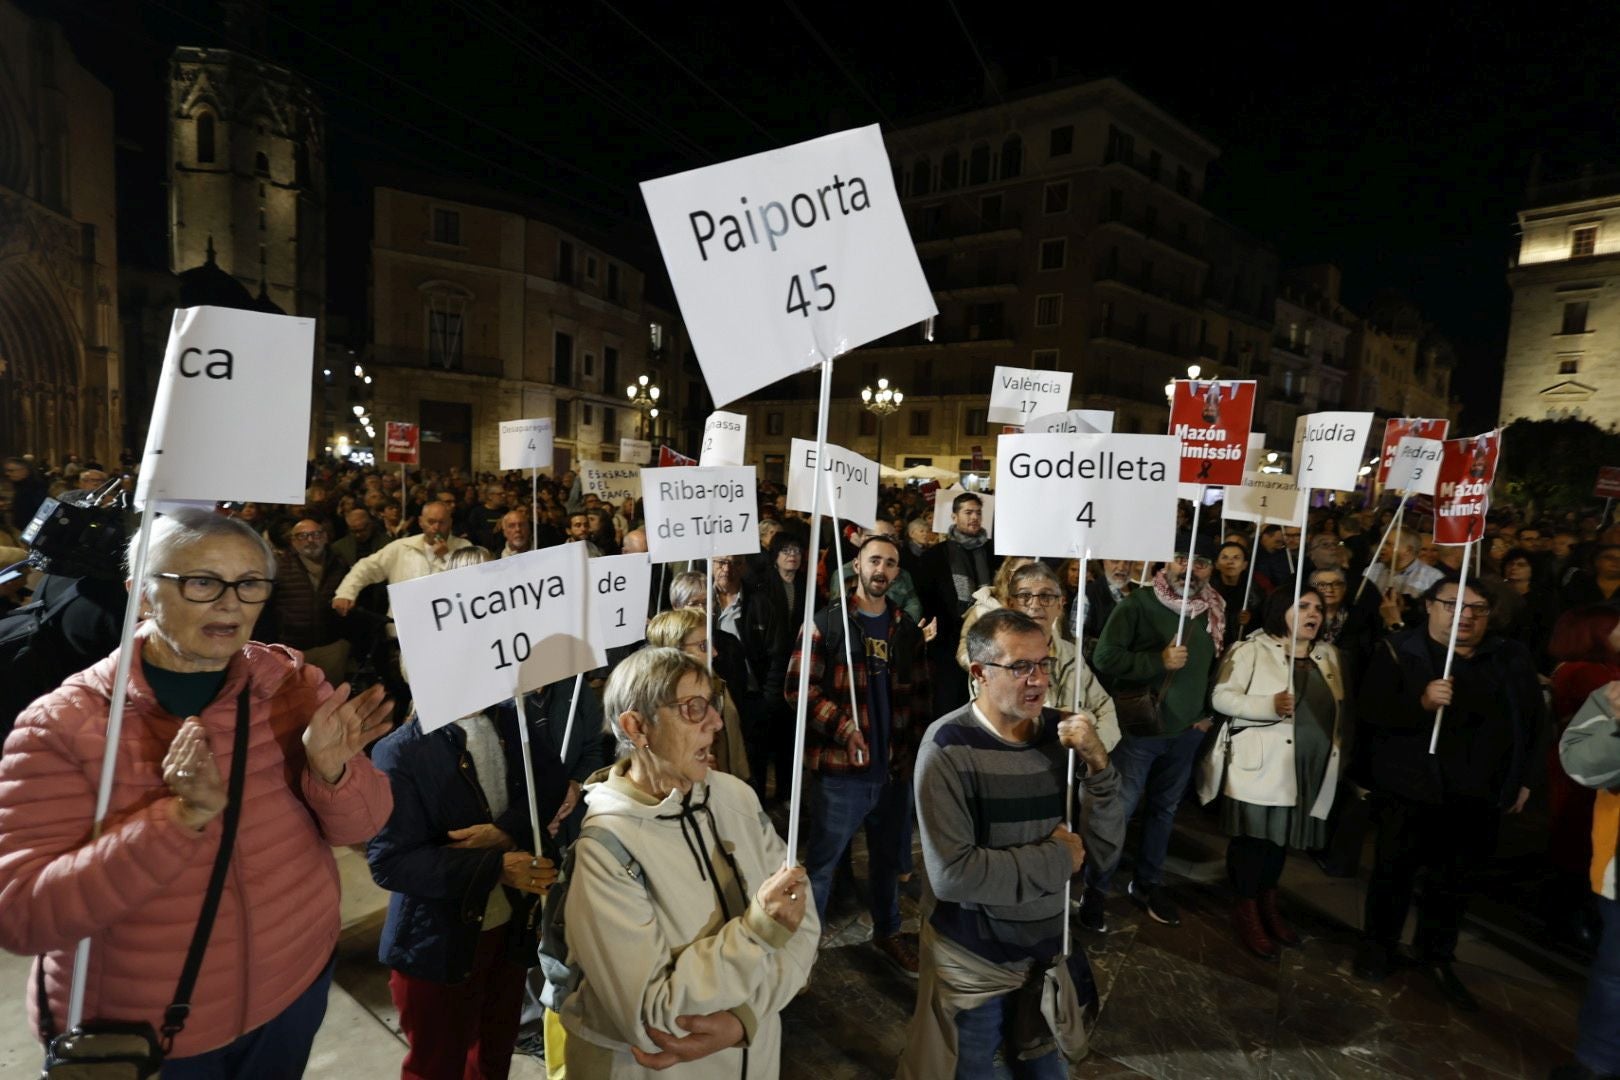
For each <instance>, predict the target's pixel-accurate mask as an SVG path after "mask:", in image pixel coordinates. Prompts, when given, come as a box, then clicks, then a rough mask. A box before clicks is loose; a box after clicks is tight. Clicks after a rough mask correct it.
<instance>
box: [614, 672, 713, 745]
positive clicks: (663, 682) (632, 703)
mask: <svg viewBox="0 0 1620 1080" xmlns="http://www.w3.org/2000/svg"><path fill="white" fill-rule="evenodd" d="M688 674H692V675H701V676H703V678H704V679H705V680H707V679H708V678H709V669H708V668H706V667H704V666H703V661H701V660H699V659H698V658H697V657H695V656H691V655H688V654H687V653H684V652H682V651H681V650H679V649H670V648H646V649H642V650H640V651H639V652H633V653H631V654H630V655H629V656H627V657H625V658H624V659H623V660H621V661H619V665H618V666H617V667H615V668H614V669H613V674H611V675H609V676H608V681H607V685H606V686H605V687H603V688H602V712H603V714H604V718H605V721H606V724H607V729H608V733H609V734H611V735H612V736H613V741H614V742H615V743H616V744H617V746H618V753H619V756H620V757H623V756H624V755H626V754H628V753H630V752H631V751H632V750H634V749H635V748H636V744H635V743H634V742H632V741H631V740H630V736H629V735H626V734H625V731H624V728H623V727H622V726H621V725H620V723H619V717H621V716H623V715H624V714H625V713H627V712H633V713H639V714H640V715H641V722H642V723H644V724H646V725H647V726H648V727H655V726H656V725H657V724H658V707H659V706H660V705H665V704H668V702H669V700H670V699H671V698H673V697H674V696H675V688H676V687H677V686H679V685H680V683H681V680H682V679H683V678H685V677H686V676H687V675H688Z"/></svg>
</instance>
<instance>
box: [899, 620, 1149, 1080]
mask: <svg viewBox="0 0 1620 1080" xmlns="http://www.w3.org/2000/svg"><path fill="white" fill-rule="evenodd" d="M968 659H969V661H970V666H969V676H970V677H971V678H972V679H973V680H974V681H975V682H976V683H977V684H978V686H979V696H978V698H977V700H976V701H974V702H973V703H971V704H969V705H967V706H965V707H964V708H961V709H958V710H956V711H955V712H952V713H950V714H948V715H946V716H944V717H941V718H940V719H939V720H936V721H935V722H934V723H933V725H932V726H930V727H929V729H928V732H927V734H925V735H924V736H923V742H922V747H921V749H920V750H919V751H918V755H917V772H916V789H917V800H916V801H917V809H918V815H919V821H920V823H921V826H922V848H923V858H924V860H925V862H926V865H927V868H928V884H929V887H930V891H931V892H932V894H933V897H934V901H935V902H934V905H933V908H932V911H931V912H930V914H929V916H928V921H927V923H926V925H925V928H924V932H923V939H922V984H921V985H920V987H919V992H918V1000H917V1008H916V1012H915V1013H914V1015H913V1017H912V1022H911V1028H910V1031H909V1033H908V1038H907V1049H906V1054H905V1057H904V1058H903V1059H902V1061H901V1067H900V1075H901V1076H902V1077H933V1076H951V1075H955V1076H973V1077H978V1076H989V1075H991V1073H992V1068H991V1060H992V1058H993V1057H994V1055H995V1052H996V1050H997V1048H998V1047H1000V1046H1001V1045H1002V1044H1003V1043H1004V1042H1006V1043H1009V1044H1010V1045H1009V1051H1008V1053H1007V1060H1008V1061H1009V1063H1011V1062H1014V1061H1016V1062H1017V1065H1016V1066H1015V1068H1016V1071H1015V1073H1014V1075H1015V1076H1018V1077H1032V1078H1044V1077H1048V1076H1050V1077H1065V1076H1067V1075H1068V1066H1067V1065H1066V1064H1065V1062H1064V1057H1065V1056H1066V1055H1068V1056H1078V1054H1081V1053H1083V1052H1084V1033H1083V1031H1078V1030H1076V1029H1077V1028H1078V1027H1079V1024H1078V1022H1076V1023H1074V1024H1071V1025H1068V1028H1069V1030H1058V1031H1052V1030H1050V1029H1049V1027H1048V1025H1047V1024H1046V1023H1045V1022H1044V1021H1043V1020H1042V1018H1041V1016H1040V1013H1039V1009H1040V992H1039V991H1040V986H1041V983H1042V982H1043V980H1044V979H1045V977H1046V975H1047V972H1048V969H1050V968H1053V967H1054V961H1058V960H1059V959H1060V956H1061V953H1062V949H1063V944H1064V940H1063V938H1064V935H1063V921H1064V919H1066V918H1067V917H1068V914H1069V913H1068V911H1067V910H1066V907H1065V904H1064V887H1065V885H1066V884H1067V883H1068V881H1069V879H1070V878H1071V876H1073V875H1074V874H1075V873H1077V872H1078V871H1079V870H1080V867H1081V864H1082V862H1083V860H1084V858H1085V853H1086V848H1087V846H1091V847H1093V848H1095V849H1097V853H1098V854H1099V855H1102V856H1104V857H1106V858H1112V857H1113V856H1114V855H1115V854H1116V853H1117V851H1118V849H1119V845H1120V842H1121V840H1122V838H1123V833H1124V827H1125V821H1124V817H1123V815H1122V813H1121V811H1122V809H1123V807H1122V804H1121V803H1120V801H1119V800H1118V799H1117V798H1115V793H1116V791H1117V790H1118V787H1119V776H1118V774H1117V773H1116V772H1115V771H1114V769H1113V767H1112V766H1111V765H1110V764H1109V762H1108V752H1107V751H1106V750H1105V749H1104V748H1103V745H1102V741H1101V740H1100V739H1099V738H1098V737H1097V731H1096V725H1095V719H1094V718H1092V717H1090V716H1088V715H1087V714H1085V713H1080V714H1077V715H1073V716H1065V715H1064V714H1061V713H1059V712H1057V711H1056V710H1054V709H1047V708H1043V704H1042V703H1043V702H1044V701H1045V699H1046V692H1047V687H1048V684H1049V683H1050V681H1051V663H1052V661H1051V659H1050V657H1049V656H1048V654H1047V639H1046V631H1045V629H1043V628H1042V626H1041V625H1040V624H1039V623H1037V622H1036V621H1034V620H1033V619H1031V618H1029V617H1028V616H1027V615H1024V614H1022V613H1021V612H1017V611H1011V610H1004V611H996V612H992V613H991V614H988V615H986V616H984V617H983V618H982V619H980V620H979V621H978V622H977V623H975V624H974V626H973V628H972V629H971V630H970V631H969V632H968ZM1068 750H1074V751H1076V752H1077V753H1078V755H1079V757H1080V759H1081V760H1082V761H1083V762H1084V765H1085V769H1086V776H1085V780H1084V784H1085V791H1086V794H1087V796H1088V801H1089V803H1090V807H1089V809H1090V813H1089V816H1088V821H1087V825H1086V830H1085V832H1086V840H1085V842H1084V843H1082V841H1081V838H1080V837H1079V836H1078V835H1076V834H1075V833H1073V832H1070V831H1069V829H1067V828H1066V827H1065V826H1064V823H1063V822H1064V817H1065V813H1064V799H1065V794H1066V789H1065V785H1066V777H1067V754H1066V751H1068ZM1065 959H1066V961H1067V962H1059V963H1056V965H1055V968H1056V971H1055V974H1056V977H1057V978H1058V979H1059V981H1060V982H1062V983H1068V982H1074V983H1078V982H1079V980H1075V979H1074V973H1075V971H1076V969H1078V971H1079V973H1080V974H1081V975H1082V978H1084V976H1085V974H1086V972H1087V970H1088V969H1086V968H1085V955H1084V953H1083V952H1080V953H1078V954H1075V955H1072V956H1070V957H1067V958H1065ZM1087 981H1089V980H1087ZM1089 989H1090V988H1089V987H1085V988H1082V990H1081V996H1082V997H1085V996H1087V991H1089ZM1031 991H1033V992H1031ZM1071 1000H1072V997H1071ZM1081 1004H1082V1005H1083V1004H1084V1002H1083V1001H1082V1002H1081ZM1079 1011H1080V1010H1079V1009H1075V1010H1071V1012H1070V1016H1071V1017H1072V1018H1074V1019H1075V1020H1076V1021H1078V1013H1079ZM1021 1014H1022V1015H1021ZM1021 1021H1022V1022H1021ZM1030 1021H1033V1023H1034V1026H1035V1029H1036V1032H1037V1034H1036V1035H1035V1037H1034V1038H1023V1039H1015V1038H1014V1034H1015V1032H1025V1033H1028V1032H1029V1030H1030V1029H1029V1027H1028V1026H1026V1025H1027V1024H1028V1022H1030ZM1064 1026H1065V1025H1062V1024H1060V1025H1059V1027H1060V1028H1062V1027H1064ZM1059 1047H1062V1048H1063V1050H1064V1052H1063V1053H1060V1052H1059Z"/></svg>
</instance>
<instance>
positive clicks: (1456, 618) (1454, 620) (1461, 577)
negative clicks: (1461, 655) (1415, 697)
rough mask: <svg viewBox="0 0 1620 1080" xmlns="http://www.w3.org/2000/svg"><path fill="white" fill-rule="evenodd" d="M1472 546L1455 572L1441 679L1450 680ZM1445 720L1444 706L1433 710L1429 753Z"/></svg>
mask: <svg viewBox="0 0 1620 1080" xmlns="http://www.w3.org/2000/svg"><path fill="white" fill-rule="evenodd" d="M1472 546H1473V545H1472V544H1464V545H1463V546H1462V549H1463V557H1462V566H1461V567H1460V568H1458V571H1457V603H1456V605H1455V606H1454V607H1453V608H1452V609H1451V640H1449V641H1447V642H1446V668H1445V671H1444V672H1442V673H1441V675H1440V677H1441V678H1442V679H1449V678H1451V661H1452V659H1453V658H1455V657H1456V655H1457V626H1458V624H1459V623H1461V622H1462V609H1463V605H1464V604H1466V603H1467V602H1468V549H1469V548H1470V547H1472ZM1445 718H1446V707H1445V706H1444V705H1442V706H1440V708H1438V709H1436V710H1435V713H1434V731H1432V732H1431V733H1430V734H1429V753H1431V754H1432V753H1434V752H1435V749H1436V748H1437V747H1438V746H1439V745H1440V722H1441V721H1442V720H1444V719H1445Z"/></svg>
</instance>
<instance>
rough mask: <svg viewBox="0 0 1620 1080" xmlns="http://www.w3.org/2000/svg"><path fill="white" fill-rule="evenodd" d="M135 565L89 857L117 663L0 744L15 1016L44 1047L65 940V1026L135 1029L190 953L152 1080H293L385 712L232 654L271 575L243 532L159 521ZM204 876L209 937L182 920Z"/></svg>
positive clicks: (268, 663)
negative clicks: (82, 970) (99, 824)
mask: <svg viewBox="0 0 1620 1080" xmlns="http://www.w3.org/2000/svg"><path fill="white" fill-rule="evenodd" d="M147 567H148V572H147V573H146V575H145V578H144V580H142V581H138V582H131V583H130V602H131V603H135V604H139V605H140V610H141V612H142V613H143V614H144V615H145V616H146V619H145V621H144V622H143V623H142V624H141V625H140V627H139V629H138V630H137V631H136V636H135V639H134V641H133V642H132V643H131V645H130V648H131V649H133V650H134V653H135V655H134V657H133V662H132V664H131V666H130V668H129V687H128V692H127V698H126V703H125V709H124V716H123V734H122V738H121V741H120V745H119V747H118V753H117V759H116V764H117V772H116V774H115V777H114V782H113V785H112V789H111V791H112V801H111V805H110V808H109V813H108V816H107V819H106V827H105V831H104V832H103V833H102V835H101V837H100V839H99V840H96V841H94V842H90V841H88V840H87V839H86V837H87V836H88V835H89V833H90V824H91V819H92V815H93V812H94V809H95V802H96V794H95V787H94V785H93V783H92V782H91V781H90V779H89V778H92V777H94V775H95V774H96V772H97V771H98V770H99V768H100V766H101V762H102V757H103V753H104V752H105V751H106V749H107V747H106V745H105V743H106V731H107V724H108V711H109V707H110V695H111V691H112V685H113V678H114V669H115V667H116V665H117V662H118V653H117V652H114V653H113V654H112V655H110V656H108V657H107V658H106V659H104V660H102V661H101V662H99V663H97V664H95V665H94V666H92V667H90V668H88V669H86V670H85V671H83V672H80V673H79V674H78V675H75V676H73V677H72V678H70V679H68V680H67V681H66V682H65V683H64V684H63V685H62V687H61V688H60V689H58V690H56V691H54V692H53V693H50V694H48V695H46V696H45V697H43V698H40V699H39V700H38V701H36V702H35V703H34V704H33V705H32V706H31V707H30V708H29V709H28V710H27V711H25V712H24V713H23V714H22V716H20V717H19V718H18V721H17V726H16V729H15V730H14V731H13V732H12V733H11V736H10V738H8V739H7V740H6V748H5V749H6V753H5V757H4V759H3V760H0V880H3V881H5V882H6V887H5V889H4V891H3V892H0V947H3V948H5V949H7V950H9V951H12V952H16V953H21V954H24V955H28V954H38V955H39V957H40V959H39V961H38V962H37V963H36V964H35V968H34V973H33V975H32V976H31V978H30V982H29V992H28V1001H29V1007H30V1009H35V1008H37V1007H38V1006H41V1005H43V1006H46V1007H45V1008H41V1009H39V1011H38V1012H37V1013H36V1014H35V1015H34V1016H33V1017H32V1018H31V1019H32V1022H33V1023H34V1026H35V1030H38V1031H40V1032H42V1033H45V1034H47V1035H49V1034H52V1033H54V1032H57V1031H60V1030H61V1028H62V1026H63V1024H64V1022H65V1020H66V1018H67V1016H68V994H69V984H70V982H71V979H72V974H71V969H72V965H73V950H74V946H75V943H76V942H77V941H78V940H79V939H80V938H84V937H88V938H90V939H92V942H93V948H92V949H91V952H90V968H89V977H88V979H87V980H86V982H85V984H84V995H85V1000H84V1015H85V1016H87V1017H92V1018H96V1019H98V1020H108V1021H124V1022H132V1023H140V1022H144V1023H146V1024H150V1025H151V1026H152V1027H153V1028H156V1027H158V1026H159V1025H160V1024H161V1023H163V1019H164V1012H165V1010H166V1008H167V1007H168V1006H169V1005H170V1003H171V1001H173V1000H175V998H176V996H177V994H176V991H177V979H178V976H179V974H180V972H181V970H182V967H183V966H184V965H185V960H186V956H187V954H188V952H189V951H190V950H191V949H192V947H193V942H194V941H201V942H202V943H203V945H204V950H203V951H202V953H201V966H200V969H198V972H197V976H196V984H195V992H194V993H193V994H191V995H190V996H189V997H188V998H187V1000H189V1001H190V1002H191V1009H190V1013H189V1015H188V1016H187V1017H186V1018H185V1021H184V1027H183V1029H182V1030H180V1031H179V1033H178V1034H177V1035H176V1036H175V1038H174V1042H173V1047H172V1049H171V1050H170V1051H169V1052H168V1054H167V1060H165V1061H164V1063H163V1076H164V1077H165V1080H170V1078H180V1080H185V1078H187V1077H213V1076H222V1075H223V1076H298V1075H301V1074H302V1072H303V1068H304V1062H305V1059H306V1058H307V1057H308V1055H309V1047H310V1043H311V1041H312V1040H313V1039H314V1037H315V1031H316V1029H317V1028H319V1027H320V1024H321V1019H322V1017H323V1016H324V1015H325V1012H326V996H327V988H328V986H329V985H330V983H331V979H332V964H333V959H332V950H333V947H334V946H335V945H336V944H337V937H338V871H337V866H336V864H335V862H334V861H333V858H332V847H333V846H334V845H339V844H358V843H363V842H365V841H366V840H368V839H370V837H371V836H372V834H374V833H375V832H376V831H377V830H378V829H379V828H380V827H381V826H382V824H383V823H384V822H385V821H386V820H387V818H388V814H389V811H390V808H391V807H392V805H393V800H392V798H391V796H390V794H389V788H388V781H387V780H386V779H385V778H384V777H383V775H382V774H381V773H380V772H378V771H377V770H376V769H375V768H374V767H373V766H372V764H371V762H370V761H368V760H367V758H366V756H365V754H364V753H363V752H362V751H363V750H364V748H365V746H366V744H367V743H369V742H371V740H373V739H375V738H377V737H378V736H379V735H382V734H383V733H384V732H385V731H386V730H387V726H388V714H389V712H390V711H391V709H392V708H393V705H392V703H390V702H388V701H385V700H384V699H383V691H382V688H381V687H380V686H379V687H374V688H372V689H371V690H368V691H366V692H365V693H363V694H360V695H358V696H357V697H352V698H351V697H350V696H349V691H348V688H347V687H346V686H345V687H340V688H339V689H337V690H336V691H334V690H333V689H332V688H331V687H330V686H328V685H327V683H326V680H325V679H323V678H322V677H321V674H320V671H319V670H318V669H316V668H313V667H310V666H309V665H307V664H305V663H304V662H303V660H302V658H301V657H300V656H299V654H298V653H296V652H294V651H292V650H291V649H287V648H285V647H282V646H274V645H260V644H257V643H255V642H251V641H250V640H249V638H250V637H251V635H252V633H253V626H254V623H255V622H257V621H258V618H259V615H260V613H261V612H262V611H263V610H264V604H265V601H267V600H269V599H270V595H271V593H272V592H273V591H274V589H275V575H276V559H275V554H274V553H273V552H272V551H271V550H270V547H269V545H268V544H266V543H265V542H264V540H263V539H262V538H261V537H260V536H259V535H258V534H257V533H256V532H254V531H253V529H252V528H251V527H250V526H249V525H247V524H245V523H243V522H241V521H239V520H234V519H231V518H226V517H220V516H218V515H215V514H213V513H210V512H208V511H205V510H199V509H182V510H177V511H175V512H174V513H172V514H169V515H167V516H165V517H162V518H159V519H158V520H157V521H156V522H154V523H153V525H152V527H151V545H150V548H149V554H148V557H147ZM244 751H245V752H244ZM238 763H240V768H234V767H233V766H236V765H238ZM233 792H239V795H236V796H234V797H233V794H232V793H233ZM233 833H234V836H233V835H232V834H233ZM227 837H232V838H231V839H230V840H229V841H227V839H226V838H227ZM216 862H222V864H223V867H224V876H223V878H222V886H221V887H218V888H217V889H216V890H214V895H216V896H217V897H218V908H217V916H216V917H215V918H214V919H213V920H212V925H211V926H210V925H208V920H202V921H199V916H198V913H199V911H202V910H204V903H203V901H204V897H205V895H208V894H209V893H210V891H211V890H210V880H211V878H213V876H214V873H215V865H216ZM36 991H37V992H36Z"/></svg>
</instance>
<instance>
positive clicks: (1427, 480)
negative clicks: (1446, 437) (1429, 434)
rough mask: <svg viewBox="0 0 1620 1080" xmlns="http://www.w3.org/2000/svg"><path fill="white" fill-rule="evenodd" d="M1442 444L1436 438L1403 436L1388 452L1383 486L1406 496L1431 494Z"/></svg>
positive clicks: (1436, 479)
mask: <svg viewBox="0 0 1620 1080" xmlns="http://www.w3.org/2000/svg"><path fill="white" fill-rule="evenodd" d="M1445 448H1446V444H1445V443H1444V442H1443V441H1441V440H1440V439H1419V438H1415V437H1413V436H1411V435H1403V436H1402V437H1401V439H1400V441H1398V442H1397V443H1396V444H1395V450H1394V452H1393V453H1392V454H1390V462H1389V474H1388V476H1387V477H1386V478H1385V480H1384V486H1385V487H1387V488H1389V489H1391V490H1393V491H1402V492H1405V493H1406V494H1408V495H1433V494H1434V485H1435V483H1436V481H1438V480H1439V479H1440V459H1441V457H1442V456H1443V455H1444V453H1445Z"/></svg>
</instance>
